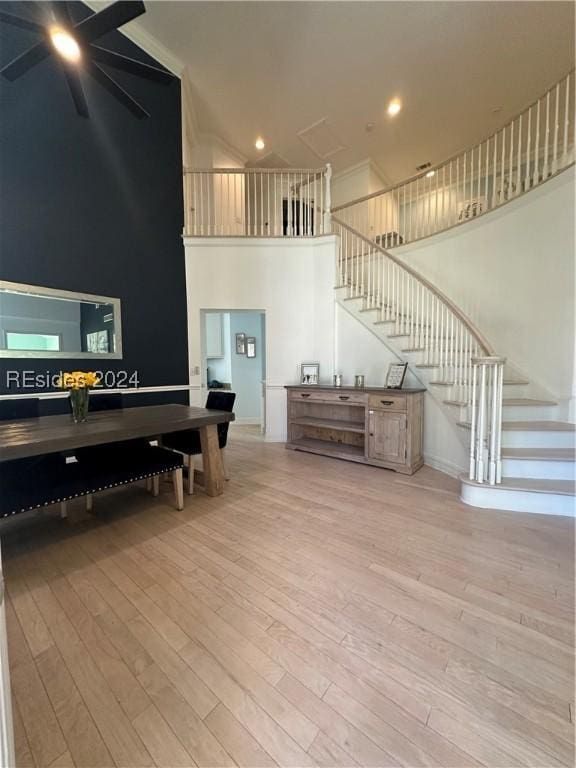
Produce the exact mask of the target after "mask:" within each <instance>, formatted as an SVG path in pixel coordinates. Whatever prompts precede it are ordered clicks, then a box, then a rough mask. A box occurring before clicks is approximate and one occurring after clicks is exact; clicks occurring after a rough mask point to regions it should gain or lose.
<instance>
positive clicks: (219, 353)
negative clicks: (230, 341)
mask: <svg viewBox="0 0 576 768" xmlns="http://www.w3.org/2000/svg"><path fill="white" fill-rule="evenodd" d="M206 357H207V358H213V357H224V345H223V339H222V315H221V314H216V313H210V314H207V315H206Z"/></svg>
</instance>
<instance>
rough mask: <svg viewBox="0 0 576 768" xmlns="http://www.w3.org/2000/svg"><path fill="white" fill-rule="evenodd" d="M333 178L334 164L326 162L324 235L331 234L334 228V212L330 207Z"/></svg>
mask: <svg viewBox="0 0 576 768" xmlns="http://www.w3.org/2000/svg"><path fill="white" fill-rule="evenodd" d="M331 179H332V166H331V165H330V163H327V164H326V174H325V180H326V183H325V185H324V232H323V234H324V235H328V234H330V230H331V228H332V214H331V211H330V209H331V208H332V196H331V192H330V183H331Z"/></svg>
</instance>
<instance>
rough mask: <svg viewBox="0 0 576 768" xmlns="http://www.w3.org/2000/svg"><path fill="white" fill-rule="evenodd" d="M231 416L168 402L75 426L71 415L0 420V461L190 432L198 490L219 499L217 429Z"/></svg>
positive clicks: (100, 414) (92, 416)
mask: <svg viewBox="0 0 576 768" xmlns="http://www.w3.org/2000/svg"><path fill="white" fill-rule="evenodd" d="M234 418H235V417H234V414H233V413H229V412H228V411H216V410H212V409H208V408H198V407H195V406H187V405H178V404H170V405H149V406H143V407H135V408H122V409H118V410H106V411H97V412H93V413H90V412H89V413H88V418H87V420H86V421H84V422H79V423H76V422H74V421H73V419H72V416H71V415H58V416H40V417H38V418H32V419H20V420H17V421H1V422H0V462H4V461H10V460H11V459H22V458H27V457H30V456H42V455H45V454H51V453H73V452H74V450H76V449H78V448H85V447H88V446H94V445H103V444H106V443H116V442H120V441H124V440H132V439H134V438H147V439H149V440H158V441H159V444H161V442H162V435H166V434H169V433H170V432H181V431H184V430H190V429H194V430H198V432H199V434H200V445H201V448H202V463H203V474H204V489H205V491H206V493H207V494H208V496H219V495H220V494H221V493H222V492H223V490H224V482H225V479H224V467H223V464H222V455H221V452H220V446H219V443H218V430H217V426H218V424H223V423H225V422H231V421H234ZM1 472H2V466H1V464H0V474H1Z"/></svg>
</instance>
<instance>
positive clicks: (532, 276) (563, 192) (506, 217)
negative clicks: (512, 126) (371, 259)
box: [394, 168, 576, 411]
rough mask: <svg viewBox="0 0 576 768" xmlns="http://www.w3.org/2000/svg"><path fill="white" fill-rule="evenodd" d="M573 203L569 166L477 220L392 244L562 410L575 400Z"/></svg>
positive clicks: (572, 187)
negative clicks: (412, 241) (411, 241)
mask: <svg viewBox="0 0 576 768" xmlns="http://www.w3.org/2000/svg"><path fill="white" fill-rule="evenodd" d="M574 203H575V201H574V169H573V168H572V169H570V170H568V171H565V172H564V173H561V174H560V175H559V176H558V177H556V178H555V179H552V180H550V181H548V182H546V184H543V185H542V186H541V187H539V188H538V189H536V190H533V191H531V192H530V193H529V194H527V195H525V196H524V197H522V198H519V199H518V200H515V201H513V202H510V203H508V204H507V205H505V206H503V207H502V208H500V209H499V210H497V211H494V212H492V213H490V214H488V215H486V216H484V217H481V218H480V219H478V220H477V221H472V222H468V223H466V224H465V225H463V226H461V227H456V228H454V229H451V230H449V231H447V232H445V233H443V234H440V235H436V236H434V237H431V238H428V239H426V240H423V241H421V242H420V243H415V244H411V245H406V246H403V247H401V248H398V249H396V250H395V251H394V253H395V254H396V255H397V256H400V257H401V258H403V259H405V260H406V261H407V262H408V263H409V264H410V265H411V266H413V267H415V268H416V269H417V270H418V271H419V272H421V273H422V274H423V275H425V276H426V277H428V278H429V279H431V280H432V282H433V283H434V284H435V285H438V286H439V287H440V288H441V289H442V290H443V291H444V292H445V293H446V294H447V295H448V296H449V297H450V298H451V299H453V300H454V301H455V302H456V304H457V305H458V306H459V307H461V309H462V310H463V311H464V312H466V313H467V315H468V316H469V317H470V318H471V319H472V321H473V322H474V323H475V324H476V325H477V326H478V328H480V330H481V331H482V333H483V334H484V335H485V336H486V338H487V339H488V341H490V342H491V343H492V345H493V347H494V350H495V352H496V353H497V354H500V355H505V356H506V357H508V359H509V361H510V363H511V365H512V367H513V368H514V369H516V370H518V371H519V372H521V373H523V374H524V375H526V376H527V377H528V379H529V380H530V381H531V382H534V383H535V384H537V385H538V386H539V387H540V388H541V389H542V390H543V393H545V392H548V393H549V394H550V395H553V396H554V397H555V398H557V399H558V400H559V401H560V402H561V403H562V404H563V406H564V408H565V410H566V411H567V410H568V408H569V401H570V400H571V402H572V409H574V402H575V401H576V400H575V398H576V381H575V361H574V358H575V350H574V266H575V250H574Z"/></svg>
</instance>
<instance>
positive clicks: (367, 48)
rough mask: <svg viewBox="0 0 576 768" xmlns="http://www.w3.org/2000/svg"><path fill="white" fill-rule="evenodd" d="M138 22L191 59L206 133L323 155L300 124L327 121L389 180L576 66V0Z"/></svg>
mask: <svg viewBox="0 0 576 768" xmlns="http://www.w3.org/2000/svg"><path fill="white" fill-rule="evenodd" d="M133 25H134V26H135V25H138V26H139V27H140V28H141V30H144V31H145V32H146V33H148V34H149V35H151V36H152V37H153V38H155V39H156V40H157V41H158V42H159V43H160V44H161V45H162V46H164V47H165V48H166V49H168V50H169V51H170V53H171V54H173V55H174V56H176V57H177V58H178V59H180V61H181V62H182V63H183V64H184V65H185V66H186V67H187V69H188V73H189V76H190V80H191V83H192V88H193V95H194V106H195V110H196V113H197V118H198V123H199V128H200V130H201V131H202V132H205V133H212V134H217V135H218V136H220V137H221V138H223V139H224V140H225V141H227V142H228V143H229V144H231V145H233V146H234V147H236V148H237V149H238V150H240V152H242V153H243V154H244V155H246V156H247V157H248V158H250V160H251V161H254V160H256V159H257V158H258V157H259V155H260V154H261V153H258V152H257V151H256V150H255V148H254V140H255V138H256V137H257V136H258V135H262V136H263V137H264V138H265V140H266V150H265V152H267V151H268V150H270V151H273V152H274V153H277V154H279V155H280V156H282V157H284V158H285V159H286V160H287V161H288V162H289V163H290V164H291V165H293V166H300V167H309V166H318V165H321V164H322V161H321V160H320V159H319V158H318V157H317V156H316V155H315V154H314V153H313V152H312V151H311V150H310V149H309V148H308V147H307V146H306V144H304V143H303V142H302V141H301V140H300V139H299V138H298V133H299V132H301V131H302V130H303V129H306V128H308V127H309V126H310V125H312V124H313V123H316V122H317V121H319V120H322V119H323V118H326V120H327V122H328V124H329V126H330V128H331V129H332V131H333V132H334V133H335V134H336V136H337V138H338V139H339V140H340V142H341V143H342V144H343V145H344V146H345V149H344V150H342V151H340V152H338V153H337V154H336V155H334V156H333V157H332V158H330V160H331V162H332V164H333V166H334V167H335V168H336V170H339V169H343V168H345V167H348V166H350V165H353V164H354V163H356V162H359V161H361V160H364V159H365V158H367V157H369V158H371V159H372V160H373V161H374V162H375V163H376V165H377V166H378V167H379V168H380V169H381V170H382V172H383V175H384V177H385V178H386V180H387V181H389V182H394V181H397V180H400V179H401V178H404V177H406V176H409V175H411V174H412V173H414V172H415V166H417V165H419V164H421V163H424V162H426V161H428V160H429V161H431V162H432V163H436V162H439V161H441V160H442V159H444V158H446V157H448V156H450V155H452V154H454V153H455V152H457V151H458V150H460V149H463V148H465V147H466V146H468V145H470V144H472V143H474V142H476V141H479V140H481V139H483V138H484V137H485V136H487V135H488V134H489V133H491V132H492V131H493V130H496V129H498V128H499V127H500V126H501V125H503V124H504V123H505V122H507V120H508V118H510V117H512V116H513V115H514V114H515V113H516V112H518V111H520V110H521V109H522V108H523V107H524V106H526V105H527V104H528V103H530V102H531V101H532V100H533V99H534V98H535V97H537V96H538V95H540V94H541V93H542V92H543V91H544V90H545V89H546V88H547V87H548V86H550V85H551V84H552V83H554V82H555V81H556V80H557V79H559V78H560V77H561V76H562V75H563V74H565V73H566V72H567V71H568V70H569V69H571V68H572V67H573V66H574V4H573V3H571V2H505V1H503V0H500V1H499V2H420V1H416V2H407V1H406V0H405V1H404V2H240V1H236V2H218V1H217V0H213V1H212V2H171V1H170V0H163V1H162V2H148V3H147V13H146V14H145V16H143V17H141V18H140V19H138V21H137V22H134V23H133ZM133 25H127V27H126V29H127V31H128V30H129V28H130V27H131V26H133ZM393 97H399V98H400V99H401V100H402V102H403V105H404V107H403V109H402V111H401V113H400V114H399V115H398V117H396V118H395V119H391V118H389V117H388V116H387V115H386V112H385V107H386V104H387V102H388V101H389V100H390V99H391V98H393ZM494 110H499V111H498V112H496V113H495V112H494ZM368 122H372V123H374V128H373V130H372V131H371V132H367V131H366V124H367V123H368Z"/></svg>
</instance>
